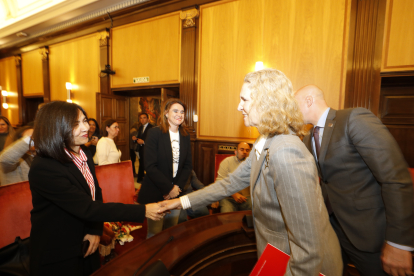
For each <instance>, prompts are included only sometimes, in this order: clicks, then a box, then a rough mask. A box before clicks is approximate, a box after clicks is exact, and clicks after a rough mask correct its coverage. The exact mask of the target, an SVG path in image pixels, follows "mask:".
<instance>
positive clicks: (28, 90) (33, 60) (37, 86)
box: [22, 50, 43, 97]
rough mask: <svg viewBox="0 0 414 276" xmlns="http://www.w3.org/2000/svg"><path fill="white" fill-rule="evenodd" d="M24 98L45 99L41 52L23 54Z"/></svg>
mask: <svg viewBox="0 0 414 276" xmlns="http://www.w3.org/2000/svg"><path fill="white" fill-rule="evenodd" d="M22 73H23V96H25V97H30V96H40V97H43V68H42V56H41V54H40V53H39V50H34V51H30V52H27V53H23V54H22Z"/></svg>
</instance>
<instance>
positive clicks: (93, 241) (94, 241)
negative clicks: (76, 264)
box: [83, 234, 101, 258]
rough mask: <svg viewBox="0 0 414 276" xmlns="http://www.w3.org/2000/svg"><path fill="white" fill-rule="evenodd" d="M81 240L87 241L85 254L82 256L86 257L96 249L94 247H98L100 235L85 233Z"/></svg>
mask: <svg viewBox="0 0 414 276" xmlns="http://www.w3.org/2000/svg"><path fill="white" fill-rule="evenodd" d="M83 240H84V241H86V240H88V241H89V248H88V251H86V254H85V256H83V257H84V258H86V257H87V256H89V255H91V254H92V253H94V252H95V251H96V249H98V246H99V241H100V240H101V237H100V236H96V235H90V234H86V235H85V237H84V238H83Z"/></svg>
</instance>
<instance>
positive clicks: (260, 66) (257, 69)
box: [254, 61, 264, 71]
mask: <svg viewBox="0 0 414 276" xmlns="http://www.w3.org/2000/svg"><path fill="white" fill-rule="evenodd" d="M263 69H264V66H263V62H262V61H258V62H256V66H255V67H254V71H260V70H263Z"/></svg>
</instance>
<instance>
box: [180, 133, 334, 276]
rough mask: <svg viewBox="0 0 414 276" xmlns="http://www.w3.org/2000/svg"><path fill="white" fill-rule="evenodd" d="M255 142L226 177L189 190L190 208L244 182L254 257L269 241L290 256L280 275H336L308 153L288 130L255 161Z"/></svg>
mask: <svg viewBox="0 0 414 276" xmlns="http://www.w3.org/2000/svg"><path fill="white" fill-rule="evenodd" d="M255 146H256V143H255V144H254V146H253V150H252V152H251V154H250V156H249V157H248V158H247V159H246V161H244V162H243V163H242V164H241V165H240V166H239V167H238V168H237V169H236V170H235V171H234V172H233V173H232V174H230V175H229V177H227V178H225V179H223V180H220V181H217V182H216V183H214V184H212V185H209V186H207V187H206V188H204V189H202V190H199V191H196V192H193V193H191V194H189V195H188V198H189V200H190V203H191V206H192V207H195V208H197V207H199V206H205V205H207V204H210V203H211V202H214V201H217V200H219V199H222V198H224V197H226V196H229V195H231V194H233V193H235V192H237V191H239V190H241V189H243V188H246V187H248V186H249V185H250V190H251V195H252V204H253V217H254V227H255V233H256V240H257V251H258V255H259V256H260V255H261V254H262V252H263V250H264V248H265V246H266V244H267V243H270V244H272V245H274V246H276V247H277V248H279V249H280V250H282V251H284V252H285V253H287V254H289V255H290V256H291V258H290V261H289V265H288V268H287V271H286V274H285V275H298V276H303V275H315V276H316V275H319V273H320V272H322V273H323V274H325V275H327V276H336V275H338V276H339V275H342V258H341V250H340V246H339V242H338V239H337V237H336V235H335V232H334V230H333V229H332V227H331V225H330V223H329V217H328V212H327V210H326V207H325V204H324V201H323V197H322V193H321V188H320V185H319V181H318V174H317V169H316V166H315V161H314V158H313V156H312V155H311V154H310V153H309V151H308V150H307V148H306V147H305V145H304V144H303V143H302V142H301V141H300V139H299V138H298V137H297V136H295V135H293V134H289V135H277V136H274V137H272V138H268V139H267V141H266V143H265V145H264V148H263V151H262V154H261V155H260V159H259V160H257V159H256V154H255Z"/></svg>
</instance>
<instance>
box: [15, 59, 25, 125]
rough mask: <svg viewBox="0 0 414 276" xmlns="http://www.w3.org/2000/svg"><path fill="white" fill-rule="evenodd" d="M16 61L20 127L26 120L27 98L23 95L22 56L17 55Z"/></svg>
mask: <svg viewBox="0 0 414 276" xmlns="http://www.w3.org/2000/svg"><path fill="white" fill-rule="evenodd" d="M15 61H16V80H17V104H18V106H19V108H18V112H19V123H18V124H17V126H18V127H20V126H23V125H24V124H25V123H27V122H26V120H25V118H26V112H25V110H26V99H25V97H23V76H22V57H21V55H18V56H16V57H15Z"/></svg>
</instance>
